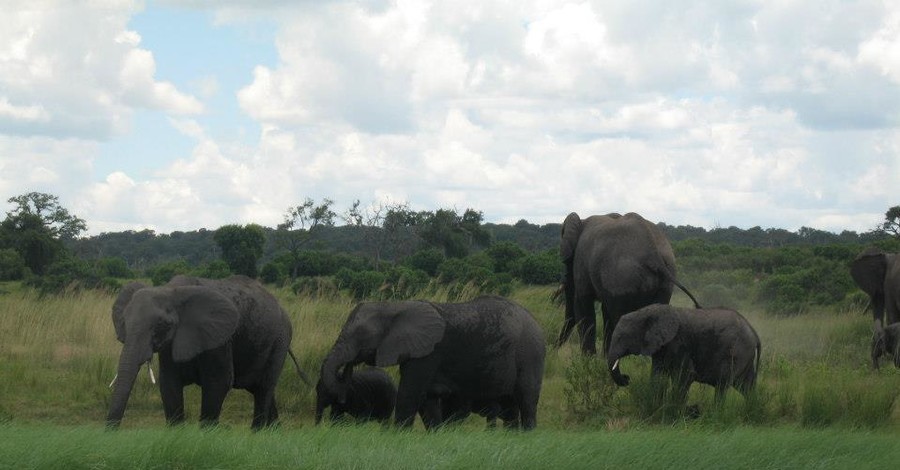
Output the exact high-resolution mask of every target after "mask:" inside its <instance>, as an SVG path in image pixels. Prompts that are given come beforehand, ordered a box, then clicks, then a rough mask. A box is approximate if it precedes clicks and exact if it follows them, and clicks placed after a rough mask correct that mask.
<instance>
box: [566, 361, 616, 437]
mask: <svg viewBox="0 0 900 470" xmlns="http://www.w3.org/2000/svg"><path fill="white" fill-rule="evenodd" d="M563 376H564V378H565V381H566V384H565V388H564V389H563V395H564V396H565V399H566V406H567V408H568V411H569V414H570V415H571V416H573V417H574V418H575V419H576V420H577V421H579V422H588V423H596V424H602V423H604V422H606V421H607V420H609V419H610V418H613V417H615V416H617V415H618V414H619V413H620V410H619V409H618V407H617V406H616V402H615V399H614V398H615V394H616V390H617V389H618V386H617V385H616V384H615V382H613V381H612V377H610V375H609V371H608V370H607V367H606V361H605V360H604V359H603V358H601V357H599V356H584V355H579V356H575V357H573V358H572V361H571V363H570V364H569V366H568V367H566V369H565V370H564V372H563Z"/></svg>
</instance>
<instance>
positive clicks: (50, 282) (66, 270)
mask: <svg viewBox="0 0 900 470" xmlns="http://www.w3.org/2000/svg"><path fill="white" fill-rule="evenodd" d="M25 285H27V286H30V287H33V288H35V289H37V290H38V291H40V293H41V294H59V293H62V292H65V291H68V290H78V289H101V288H105V289H111V290H115V289H118V288H119V287H120V286H121V284H120V283H119V281H117V280H116V279H114V278H111V277H107V276H104V275H103V273H101V272H100V271H99V270H98V269H97V268H96V267H95V266H93V265H91V264H89V263H88V262H86V261H83V260H80V259H78V258H73V257H67V258H63V259H61V260H58V261H56V262H54V263H53V264H51V265H50V266H49V267H47V270H46V272H45V274H44V275H43V276H32V277H29V278H28V279H26V281H25Z"/></svg>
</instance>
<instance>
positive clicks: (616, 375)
mask: <svg viewBox="0 0 900 470" xmlns="http://www.w3.org/2000/svg"><path fill="white" fill-rule="evenodd" d="M621 358H622V356H621V355H620V354H609V356H607V359H606V362H607V366H608V367H609V375H610V376H612V379H613V382H615V383H616V385H618V386H620V387H624V386H626V385H628V382H629V378H628V376H627V375H625V374H623V373H622V371H621V369H619V360H620V359H621Z"/></svg>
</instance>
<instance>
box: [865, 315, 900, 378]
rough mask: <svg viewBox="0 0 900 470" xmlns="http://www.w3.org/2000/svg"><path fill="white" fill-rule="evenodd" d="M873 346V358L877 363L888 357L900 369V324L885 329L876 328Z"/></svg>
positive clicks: (893, 324)
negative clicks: (883, 357)
mask: <svg viewBox="0 0 900 470" xmlns="http://www.w3.org/2000/svg"><path fill="white" fill-rule="evenodd" d="M872 344H873V346H872V351H873V352H872V357H873V358H874V359H875V361H876V363H877V360H878V358H879V357H881V356H883V355H888V356H890V357H891V358H892V359H893V360H894V365H895V366H896V367H898V368H900V322H898V323H892V324H890V325H888V326H886V327H884V328H881V327H880V326H876V327H875V337H874V338H873V340H872Z"/></svg>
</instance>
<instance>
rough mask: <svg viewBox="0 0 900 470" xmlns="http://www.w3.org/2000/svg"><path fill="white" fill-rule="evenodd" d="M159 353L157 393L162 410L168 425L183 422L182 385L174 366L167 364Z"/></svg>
mask: <svg viewBox="0 0 900 470" xmlns="http://www.w3.org/2000/svg"><path fill="white" fill-rule="evenodd" d="M163 361H164V359H163V355H162V354H160V366H159V395H160V397H161V398H162V404H163V412H164V413H165V414H166V423H168V424H169V425H176V424H181V423H183V422H184V385H183V384H182V383H181V379H180V377H178V374H177V373H176V372H175V367H174V366H167V365H166V364H165V363H164V362H163Z"/></svg>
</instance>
